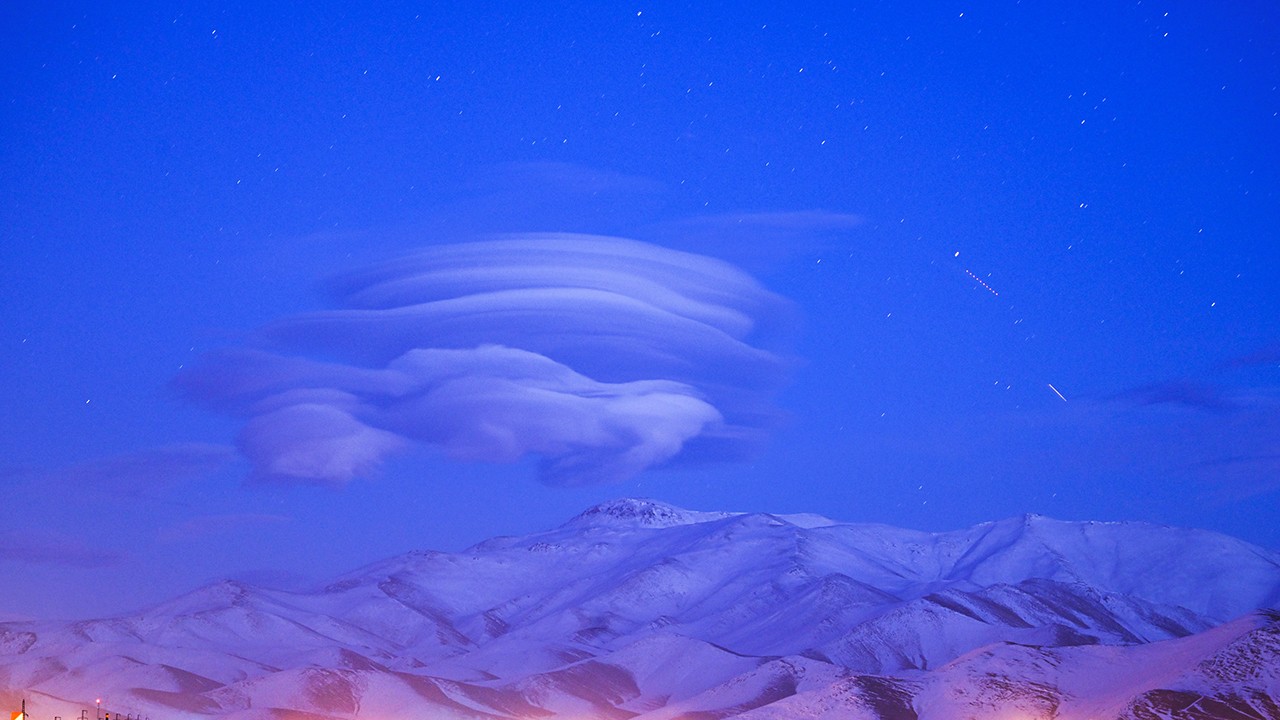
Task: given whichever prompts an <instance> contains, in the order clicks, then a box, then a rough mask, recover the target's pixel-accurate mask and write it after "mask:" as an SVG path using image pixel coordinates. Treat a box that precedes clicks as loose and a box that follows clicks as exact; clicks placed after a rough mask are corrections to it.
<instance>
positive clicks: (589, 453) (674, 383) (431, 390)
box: [177, 234, 785, 484]
mask: <svg viewBox="0 0 1280 720" xmlns="http://www.w3.org/2000/svg"><path fill="white" fill-rule="evenodd" d="M331 287H332V290H333V292H334V294H335V296H336V297H337V299H338V301H339V303H340V305H341V306H342V307H341V308H340V309H336V310H331V311H326V312H318V313H311V314H306V315H300V316H295V317H290V318H285V319H282V320H279V321H276V322H274V323H271V324H269V325H268V326H266V327H264V328H262V329H261V330H260V332H259V333H258V334H257V336H256V338H255V342H254V347H247V348H237V349H228V350H223V351H220V352H217V353H213V354H210V355H207V356H206V357H205V358H204V359H203V360H202V361H201V362H200V363H198V364H197V365H196V367H195V368H194V369H192V370H190V371H188V372H186V373H184V374H183V375H182V376H180V377H179V378H178V381H177V382H178V384H179V386H180V387H181V388H183V389H184V390H185V391H186V392H187V393H188V394H189V395H191V396H192V397H194V398H196V399H198V400H200V401H202V402H205V403H208V404H210V405H213V406H215V407H217V408H219V409H222V410H224V411H227V412H231V413H233V414H236V415H239V416H242V417H244V418H245V424H244V426H243V429H242V431H241V433H240V437H239V441H238V445H239V448H240V450H241V452H242V453H243V454H244V455H245V456H246V457H247V458H248V459H249V460H250V462H251V463H252V466H253V468H254V475H255V476H256V477H258V478H260V479H275V480H289V481H301V482H316V483H325V484H343V483H345V482H347V481H350V480H351V479H353V478H356V477H361V476H368V475H370V474H372V473H374V472H375V471H376V469H377V467H378V465H379V462H380V461H381V460H382V459H383V458H385V457H387V456H388V455H389V454H392V453H395V452H397V451H400V450H403V449H406V448H408V447H410V446H412V445H414V444H417V443H423V444H427V445H431V446H434V447H437V448H439V449H440V450H442V451H443V452H444V453H445V454H446V455H448V456H449V457H452V458H455V459H459V460H468V461H487V462H511V461H515V460H518V459H520V458H523V457H525V456H528V455H533V456H536V457H538V458H539V459H540V462H541V478H542V480H543V481H545V482H548V483H556V484H583V483H596V482H615V481H619V480H623V479H626V478H628V477H631V476H633V475H635V474H636V473H639V472H641V471H643V470H645V469H646V468H650V467H653V466H655V465H659V464H663V463H666V462H669V461H671V460H673V459H675V458H676V457H677V456H681V457H688V456H690V455H696V456H698V457H708V456H710V457H726V456H736V455H740V454H741V453H742V452H743V451H744V450H747V449H749V448H750V447H752V446H754V445H755V444H756V443H757V442H758V441H759V440H760V439H761V437H762V435H763V433H764V431H765V430H766V429H767V427H768V425H769V424H770V420H771V418H772V417H773V412H772V411H771V409H770V407H769V403H768V397H769V395H770V393H771V392H772V391H773V390H774V389H776V388H777V387H778V386H779V385H780V383H781V382H782V380H783V375H784V373H783V370H784V362H783V361H782V360H781V359H780V358H779V357H778V356H777V355H775V354H773V353H771V352H769V351H767V350H763V349H760V348H757V347H754V346H753V345H751V344H749V341H751V339H752V337H753V334H754V333H755V332H756V330H757V329H758V324H759V322H760V321H761V319H763V318H769V317H772V316H774V315H775V314H776V313H777V312H778V311H779V310H780V309H781V308H782V307H783V306H784V305H785V303H784V302H783V301H782V300H781V299H780V298H778V297H777V296H775V295H773V294H771V293H769V292H768V291H767V290H765V289H764V288H763V287H761V286H760V285H759V284H758V283H757V282H756V281H755V280H753V279H752V278H751V277H750V276H748V275H746V274H745V273H743V272H741V271H740V270H738V269H736V268H734V267H733V266H731V265H729V264H726V263H724V262H721V261H718V260H714V259H711V258H708V257H704V256H700V255H694V254H690V253H684V252H678V251H674V250H669V249H665V248H661V247H657V246H654V245H649V244H646V243H641V242H636V241H632V240H624V239H619V238H605V237H596V236H584V235H563V234H560V235H523V236H518V237H508V238H505V239H500V240H491V241H484V242H473V243H464V244H456V245H443V246H437V247H433V248H429V249H427V250H425V251H423V252H421V253H419V254H417V255H415V256H412V257H408V258H404V259H401V260H398V261H394V262H390V263H385V264H382V265H379V266H376V267H373V268H369V269H367V270H364V271H361V272H356V273H352V274H350V275H347V276H344V277H341V278H338V279H336V280H334V281H333V282H332V285H331Z"/></svg>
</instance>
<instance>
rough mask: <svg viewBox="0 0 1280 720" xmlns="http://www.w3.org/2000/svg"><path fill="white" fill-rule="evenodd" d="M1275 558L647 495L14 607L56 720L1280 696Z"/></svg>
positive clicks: (1153, 532)
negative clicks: (180, 584) (463, 543)
mask: <svg viewBox="0 0 1280 720" xmlns="http://www.w3.org/2000/svg"><path fill="white" fill-rule="evenodd" d="M1278 610H1280V554H1277V553H1275V552H1270V551H1266V550H1263V549H1260V548H1257V547H1254V546H1251V545H1248V544H1246V543H1243V542H1241V541H1238V540H1234V539H1232V538H1229V537H1225V536H1222V535H1216V534H1213V533H1209V532H1204V531H1198V530H1184V529H1177V528H1167V527H1158V526H1152V525H1145V524H1141V523H1082V522H1059V521H1055V520H1050V519H1047V518H1043V517H1037V516H1025V517H1020V518H1014V519H1010V520H1004V521H1000V522H992V523H985V524H982V525H978V526H976V527H973V528H969V529H967V530H962V531H958V532H948V533H936V534H934V533H923V532H915V531H910V530H901V529H897V528H891V527H885V526H874V525H851V524H843V523H837V522H833V521H830V520H827V519H825V518H822V517H817V516H812V515H789V516H778V515H765V514H734V513H708V512H693V511H688V510H682V509H679V508H675V507H672V506H669V505H664V504H661V503H656V502H652V501H643V500H619V501H615V502H611V503H606V504H604V505H600V506H597V507H594V508H592V509H590V510H588V511H586V512H585V513H583V514H582V515H579V516H578V517H576V518H574V519H572V520H570V521H569V522H568V523H566V524H565V525H563V526H561V527H559V528H556V529H554V530H550V531H547V532H543V533H539V534H535V535H530V536H527V537H520V538H496V539H493V540H489V541H486V542H484V543H481V544H479V545H477V546H475V547H473V548H471V549H469V550H467V551H464V552H461V553H456V554H447V553H436V552H418V553H411V554H408V555H404V556H401V557H397V558H393V559H390V560H387V561H384V562H381V563H376V564H374V565H371V566H369V567H366V568H363V569H361V570H357V571H355V572H353V573H350V574H348V575H346V576H344V577H341V578H338V579H337V580H335V581H334V582H332V583H331V584H329V585H327V586H326V587H323V588H320V589H318V590H316V591H314V592H307V593H298V592H285V591H280V590H270V589H265V588H257V587H251V586H248V585H244V584H240V583H233V582H223V583H218V584H215V585H211V586H208V587H204V588H201V589H199V590H196V591H194V592H192V593H190V594H187V595H184V596H182V597H179V598H177V599H175V600H172V601H170V602H167V603H164V604H162V605H159V606H156V607H153V608H151V609H149V610H146V611H144V612H140V613H138V614H136V615H130V616H125V617H117V618H110V619H105V620H92V621H82V622H73V623H41V622H34V623H12V622H11V623H0V698H4V699H7V700H9V702H10V704H11V705H14V706H15V707H16V702H17V700H18V699H19V698H20V697H25V698H26V699H27V707H28V709H29V711H30V712H31V714H32V715H33V716H34V717H36V718H40V719H41V720H43V719H44V718H52V717H53V716H55V715H59V716H61V717H63V718H76V717H79V716H80V712H81V710H82V709H88V710H89V713H90V714H91V715H92V714H93V713H94V712H95V709H94V707H95V706H94V700H95V699H97V698H102V706H103V709H104V710H108V709H109V710H111V711H112V712H115V713H125V714H132V715H133V716H134V717H149V718H153V719H154V720H163V719H164V718H205V717H233V718H246V719H248V718H281V719H285V718H299V719H303V718H306V719H319V718H356V717H359V718H371V719H377V720H382V719H388V720H389V719H394V718H574V719H577V718H604V719H621V718H632V717H638V718H641V719H642V720H659V719H666V718H688V719H691V720H692V719H697V720H712V719H714V718H723V717H741V718H751V719H755V720H761V719H770V720H774V719H778V720H781V719H783V718H833V719H834V718H845V719H851V720H859V719H863V718H865V719H867V720H871V719H876V718H879V719H884V720H899V719H904V718H939V719H947V720H950V719H952V718H1121V717H1122V718H1135V719H1147V718H1206V719H1208V718H1213V719H1215V720H1230V719H1235V718H1239V719H1247V718H1280V611H1278Z"/></svg>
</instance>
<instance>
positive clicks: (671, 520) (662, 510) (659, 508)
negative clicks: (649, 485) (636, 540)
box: [568, 498, 733, 528]
mask: <svg viewBox="0 0 1280 720" xmlns="http://www.w3.org/2000/svg"><path fill="white" fill-rule="evenodd" d="M731 514H733V513H710V512H697V511H694V510H685V509H683V508H678V507H676V506H674V505H668V504H667V503H664V502H659V501H657V500H650V499H648V498H618V499H616V500H607V501H605V502H602V503H600V504H599V505H595V506H593V507H590V508H587V509H586V510H584V511H583V512H582V513H580V514H579V515H577V516H576V517H574V518H573V519H572V520H570V521H569V522H568V524H569V525H628V526H639V527H648V528H665V527H674V526H676V525H692V524H694V523H700V522H707V521H708V520H718V519H720V518H724V517H728V516H729V515H731Z"/></svg>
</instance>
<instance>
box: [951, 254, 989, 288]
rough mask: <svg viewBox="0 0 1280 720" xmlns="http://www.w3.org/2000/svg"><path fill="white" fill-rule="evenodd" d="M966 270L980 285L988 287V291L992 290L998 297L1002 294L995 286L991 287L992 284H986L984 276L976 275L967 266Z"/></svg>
mask: <svg viewBox="0 0 1280 720" xmlns="http://www.w3.org/2000/svg"><path fill="white" fill-rule="evenodd" d="M957 254H958V253H957ZM964 271H965V273H966V274H967V275H968V276H969V277H971V278H973V279H974V280H975V281H977V283H978V284H979V285H981V286H982V287H984V288H986V289H987V291H988V292H990V293H991V294H992V295H995V296H997V297H999V296H1000V293H998V292H996V290H995V288H993V287H991V286H990V285H988V284H986V283H985V282H983V281H982V278H980V277H978V276H977V275H974V274H973V273H971V272H969V268H965V269H964Z"/></svg>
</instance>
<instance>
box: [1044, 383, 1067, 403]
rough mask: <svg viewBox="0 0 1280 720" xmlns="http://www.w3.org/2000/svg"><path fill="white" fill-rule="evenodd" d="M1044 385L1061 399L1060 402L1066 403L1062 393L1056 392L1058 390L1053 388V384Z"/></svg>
mask: <svg viewBox="0 0 1280 720" xmlns="http://www.w3.org/2000/svg"><path fill="white" fill-rule="evenodd" d="M1046 384H1047V385H1048V386H1049V389H1050V390H1052V391H1053V394H1054V395H1057V396H1058V397H1060V398H1062V402H1066V401H1067V399H1066V398H1065V397H1063V395H1062V393H1060V392H1058V388H1056V387H1054V386H1053V383H1046Z"/></svg>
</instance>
